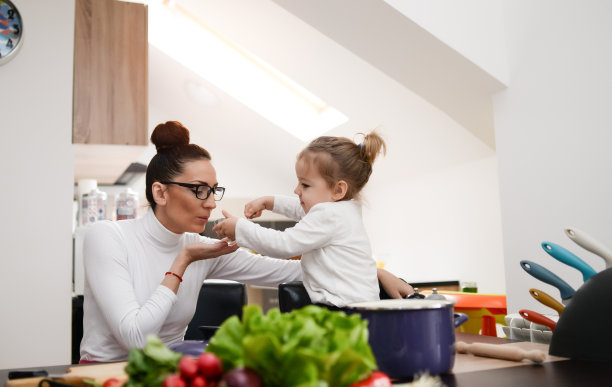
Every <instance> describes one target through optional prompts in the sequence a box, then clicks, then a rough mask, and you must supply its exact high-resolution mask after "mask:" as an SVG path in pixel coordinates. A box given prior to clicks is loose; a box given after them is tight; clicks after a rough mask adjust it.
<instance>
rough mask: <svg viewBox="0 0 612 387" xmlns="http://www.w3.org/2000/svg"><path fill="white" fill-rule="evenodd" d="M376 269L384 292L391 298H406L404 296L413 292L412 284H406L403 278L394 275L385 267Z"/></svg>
mask: <svg viewBox="0 0 612 387" xmlns="http://www.w3.org/2000/svg"><path fill="white" fill-rule="evenodd" d="M377 270H378V280H379V281H380V283H381V284H382V286H383V288H384V289H385V292H387V294H388V295H389V297H391V298H406V296H408V295H410V294H412V293H414V289H413V288H412V286H410V285H408V284H407V283H406V282H405V281H404V280H402V279H400V278H398V277H396V276H394V275H393V274H391V273H390V272H388V271H386V270H385V269H377Z"/></svg>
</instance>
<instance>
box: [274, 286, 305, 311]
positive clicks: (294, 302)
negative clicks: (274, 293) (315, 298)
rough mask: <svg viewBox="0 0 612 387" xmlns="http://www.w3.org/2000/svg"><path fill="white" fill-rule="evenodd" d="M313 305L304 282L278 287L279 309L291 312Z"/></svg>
mask: <svg viewBox="0 0 612 387" xmlns="http://www.w3.org/2000/svg"><path fill="white" fill-rule="evenodd" d="M310 304H312V301H311V300H310V296H309V295H308V292H307V291H306V288H305V287H304V284H303V283H302V281H294V282H284V283H282V284H280V285H278V309H280V311H281V312H283V313H285V312H291V311H292V310H294V309H300V308H302V307H304V306H306V305H310Z"/></svg>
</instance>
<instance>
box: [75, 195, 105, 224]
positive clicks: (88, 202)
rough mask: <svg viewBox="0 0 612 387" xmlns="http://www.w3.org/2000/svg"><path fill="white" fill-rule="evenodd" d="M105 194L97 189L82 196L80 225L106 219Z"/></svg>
mask: <svg viewBox="0 0 612 387" xmlns="http://www.w3.org/2000/svg"><path fill="white" fill-rule="evenodd" d="M106 198H107V194H106V192H103V191H100V190H99V189H97V188H94V189H92V190H91V191H89V193H87V194H85V195H83V199H82V200H81V210H82V211H81V224H82V225H83V226H85V225H88V224H91V223H95V222H97V221H100V220H104V219H106Z"/></svg>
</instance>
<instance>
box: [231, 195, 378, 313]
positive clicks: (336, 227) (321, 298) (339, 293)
mask: <svg viewBox="0 0 612 387" xmlns="http://www.w3.org/2000/svg"><path fill="white" fill-rule="evenodd" d="M273 211H274V212H276V213H279V214H283V215H285V216H287V217H289V218H291V219H293V220H296V221H298V223H297V224H296V225H295V226H294V227H291V228H288V229H286V230H285V231H278V230H272V229H269V228H264V227H261V226H259V225H257V224H255V223H253V222H249V221H248V220H246V219H244V218H241V219H239V220H238V223H237V224H236V242H238V245H239V246H244V247H248V248H250V249H253V250H255V251H257V252H260V253H262V254H266V255H269V256H272V257H293V256H295V255H299V254H301V255H302V259H301V260H300V262H301V265H302V273H303V277H304V279H303V282H304V287H305V288H306V291H307V292H308V295H309V296H310V299H311V300H312V302H314V303H322V304H326V305H334V306H338V307H343V306H346V305H347V304H350V303H353V302H361V301H374V300H378V299H379V297H378V294H379V292H380V288H379V286H378V277H377V271H376V261H375V260H374V257H373V256H372V251H371V248H370V241H369V239H368V235H367V233H366V230H365V227H364V225H363V221H362V219H361V205H360V204H359V202H358V201H356V200H345V201H339V202H323V203H318V204H315V205H314V206H312V208H311V209H310V211H308V214H306V213H304V210H303V209H302V207H301V206H300V200H299V199H298V198H297V197H288V196H281V195H276V196H274V209H273Z"/></svg>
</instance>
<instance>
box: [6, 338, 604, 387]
mask: <svg viewBox="0 0 612 387" xmlns="http://www.w3.org/2000/svg"><path fill="white" fill-rule="evenodd" d="M457 341H463V342H466V343H474V342H485V343H492V344H505V345H512V346H518V347H520V348H522V349H526V350H530V349H540V350H543V351H545V352H548V345H546V344H537V343H529V342H513V341H510V340H506V339H501V338H497V337H490V336H481V335H474V334H470V333H461V332H459V333H457ZM68 367H74V365H72V366H70V365H62V366H51V367H34V368H24V369H23V370H41V369H45V370H47V371H48V372H49V373H53V374H61V373H64V372H65V371H66V370H67V369H68ZM9 371H10V370H0V385H2V386H3V385H4V384H5V383H6V381H7V378H8V372H9ZM440 379H441V380H442V382H443V383H444V384H445V385H446V386H448V387H453V386H460V387H474V386H496V387H504V386H508V387H517V386H518V387H527V386H538V387H542V386H559V387H564V386H568V387H570V386H571V387H574V386H580V387H589V386H603V385H610V384H612V372H610V364H607V363H596V362H585V361H577V360H569V359H566V358H561V357H556V356H550V355H549V356H548V358H547V360H546V361H545V362H544V363H542V364H534V363H532V362H530V361H528V360H524V361H523V362H512V361H505V360H497V359H490V358H485V357H478V356H474V355H470V354H457V356H456V358H455V366H454V367H453V373H452V374H448V375H441V376H440ZM394 385H397V386H398V387H399V386H407V385H409V384H408V383H407V382H406V381H404V382H402V381H397V382H395V383H394Z"/></svg>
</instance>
